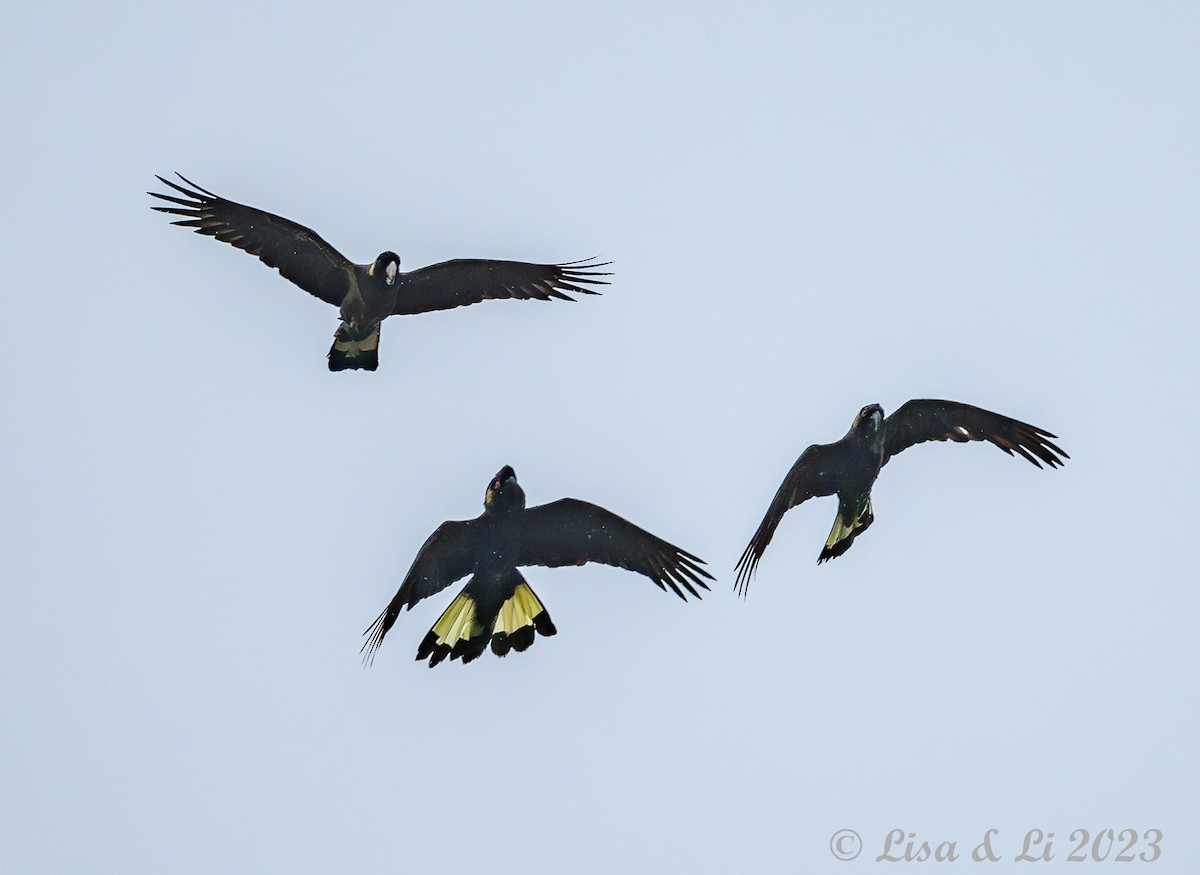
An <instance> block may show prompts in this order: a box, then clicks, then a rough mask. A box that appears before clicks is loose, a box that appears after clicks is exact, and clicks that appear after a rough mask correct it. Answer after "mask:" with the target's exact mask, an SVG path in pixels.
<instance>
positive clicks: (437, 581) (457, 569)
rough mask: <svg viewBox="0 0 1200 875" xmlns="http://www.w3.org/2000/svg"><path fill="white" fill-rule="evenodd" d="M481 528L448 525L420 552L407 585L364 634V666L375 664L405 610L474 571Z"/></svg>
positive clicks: (470, 523) (474, 522) (465, 523)
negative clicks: (478, 535) (381, 646)
mask: <svg viewBox="0 0 1200 875" xmlns="http://www.w3.org/2000/svg"><path fill="white" fill-rule="evenodd" d="M478 524H479V522H478V520H465V521H462V522H457V521H452V522H445V523H442V524H441V525H440V526H438V527H437V529H436V530H435V531H434V533H433V534H432V535H430V536H429V537H428V538H427V539H426V540H425V543H424V544H423V545H422V546H421V549H420V550H419V551H417V558H416V559H414V560H413V564H412V568H410V569H408V574H407V575H405V577H404V583H402V584H400V589H399V590H398V591H397V592H396V595H395V596H393V597H392V600H391V601H390V602H388V606H387V607H386V608H384V609H383V613H382V614H380V615H379V616H378V617H376V618H375V622H374V623H372V624H371V626H370V628H368V629H367V631H366V632H364V633H363V635H365V636H366V638H367V640H366V642H365V643H364V644H363V646H362V653H363V662H364V663H367V664H368V665H369V664H370V663H371V661H372V660H374V658H375V651H377V650H378V649H379V645H380V644H382V643H383V637H384V636H385V635H387V633H388V630H389V629H391V628H392V625H393V624H394V623H395V622H396V617H398V616H399V615H400V609H401V608H403V607H408V608H412V606H413V605H415V604H416V603H417V602H419V601H420V600H421V599H423V598H426V597H427V596H431V595H434V594H435V593H439V592H441V591H442V590H443V589H445V588H446V587H448V586H449V585H450V584H452V583H454V581H456V580H459V579H460V578H463V577H466V576H467V575H468V574H470V573H471V572H472V571H473V570H474V568H475V553H474V550H473V549H472V548H473V545H474V541H475V528H476V527H477V526H478Z"/></svg>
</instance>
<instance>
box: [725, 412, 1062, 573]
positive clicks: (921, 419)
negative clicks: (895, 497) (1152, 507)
mask: <svg viewBox="0 0 1200 875" xmlns="http://www.w3.org/2000/svg"><path fill="white" fill-rule="evenodd" d="M1054 437H1057V435H1053V434H1051V433H1050V432H1048V431H1045V430H1044V429H1040V428H1037V427H1036V426H1032V425H1029V424H1028V423H1024V422H1020V421H1018V420H1016V419H1009V418H1008V417H1007V416H1001V415H1000V414H999V413H992V412H991V411H989V410H983V409H981V408H979V407H972V406H971V405H970V404H959V403H957V402H955V401H932V400H920V401H909V402H908V403H907V404H904V405H903V406H901V407H900V409H899V410H897V411H895V412H894V413H893V414H892V415H891V416H889V417H887V418H886V419H884V417H883V408H882V407H880V406H879V405H878V404H869V405H867V406H866V407H864V408H863V409H862V410H860V411H859V413H858V416H856V417H855V418H854V423H853V424H852V425H851V426H850V431H848V432H847V433H846V436H845V437H844V438H842V439H841V440H840V441H837V442H836V443H832V444H813V445H812V446H811V447H809V448H808V449H807V450H805V451H804V452H803V453H801V454H800V458H799V459H797V460H796V463H795V464H794V465H792V470H791V471H789V472H788V474H787V476H786V477H784V478H783V483H782V485H780V487H779V491H778V492H776V493H775V497H774V498H773V499H772V500H771V506H770V507H768V508H767V514H766V516H764V517H763V521H762V523H761V524H759V527H758V531H756V532H755V533H754V537H753V538H751V539H750V543H749V544H748V545H747V546H746V549H745V551H744V552H743V553H742V558H741V559H739V560H738V564H737V583H736V589H737V591H738V593H740V594H742V595H744V594H745V593H746V590H747V588H748V587H749V585H750V578H751V577H752V576H753V575H754V570H755V568H756V567H757V566H758V563H759V560H760V559H762V555H763V552H764V551H765V550H766V549H767V545H768V544H770V543H771V537H772V536H773V535H774V534H775V528H776V526H778V525H779V521H780V520H781V519H782V518H783V515H784V514H785V513H787V512H788V511H789V510H790V509H791V508H793V507H795V506H796V505H798V504H801V503H802V502H805V501H807V500H808V499H810V498H814V497H817V496H822V495H837V497H838V514H837V518H836V519H835V520H834V523H833V530H832V531H831V532H830V533H829V539H828V540H827V541H826V542H825V547H824V549H822V550H821V555H820V556H819V557H817V562H818V564H819V563H821V562H825V561H827V560H829V559H832V558H833V557H835V556H841V555H842V554H843V553H845V552H846V551H847V550H848V549H850V545H851V544H853V543H854V539H855V538H856V537H857V536H858V535H860V534H862V533H863V532H864V531H866V529H867V527H868V526H870V525H871V523H872V522H874V520H875V517H874V514H873V513H872V511H871V487H872V486H873V485H874V483H875V479H876V478H877V477H878V476H879V472H880V470H881V469H882V468H883V466H884V465H886V464H887V461H888V459H890V458H891V457H892V456H894V455H896V454H897V453H899V452H901V451H903V450H906V449H908V448H909V447H911V446H913V445H914V444H919V443H923V442H925V441H946V440H950V441H957V442H959V443H962V442H965V441H990V442H991V443H993V444H995V445H996V446H998V447H999V448H1000V449H1002V450H1004V452H1006V453H1008V454H1009V455H1010V456H1011V455H1012V454H1013V453H1014V452H1015V453H1019V454H1020V455H1022V456H1024V457H1025V458H1026V459H1028V460H1029V461H1030V462H1032V463H1033V464H1035V465H1037V466H1038V467H1039V468H1040V467H1041V462H1045V463H1046V464H1047V465H1049V466H1050V467H1051V468H1053V467H1055V466H1057V465H1061V464H1063V460H1064V459H1068V458H1070V456H1068V455H1067V454H1066V453H1065V452H1063V450H1062V449H1060V448H1059V447H1057V446H1055V445H1054V444H1053V443H1051V442H1050V441H1049V440H1047V438H1054ZM1039 459H1040V460H1041V462H1039Z"/></svg>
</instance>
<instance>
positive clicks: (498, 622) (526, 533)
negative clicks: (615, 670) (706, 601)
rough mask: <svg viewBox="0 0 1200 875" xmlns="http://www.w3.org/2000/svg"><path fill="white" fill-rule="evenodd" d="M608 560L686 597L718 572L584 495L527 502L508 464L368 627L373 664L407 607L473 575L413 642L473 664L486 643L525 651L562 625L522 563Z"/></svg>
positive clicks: (420, 558) (426, 550) (366, 653)
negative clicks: (472, 512)
mask: <svg viewBox="0 0 1200 875" xmlns="http://www.w3.org/2000/svg"><path fill="white" fill-rule="evenodd" d="M585 562H602V563H604V564H605V565H615V566H618V567H620V568H627V569H629V570H630V571H636V572H638V573H639V574H644V575H645V576H646V577H648V578H650V579H651V580H652V581H654V583H656V584H657V585H658V587H659V589H661V590H663V591H666V590H667V589H668V588H669V589H670V590H671V591H672V592H674V593H675V594H676V595H677V596H679V597H680V598H681V599H683V600H684V601H686V600H687V596H686V595H684V592H685V591H686V592H687V593H690V594H691V595H693V596H695V597H696V598H699V597H700V593H699V592H697V589H696V588H697V587H700V588H702V589H708V584H706V583H705V582H704V581H705V579H708V580H712V575H710V574H709V573H708V572H707V571H705V570H704V569H703V568H701V565H703V564H704V560H702V559H700V558H699V557H697V556H693V555H692V554H691V553H688V552H687V551H686V550H681V549H679V548H678V547H676V546H674V545H672V544H668V543H667V542H666V541H664V540H662V539H661V538H656V537H655V536H654V535H652V534H650V533H649V532H647V531H646V530H645V529H641V528H638V527H637V526H635V525H634V524H633V523H631V522H629V521H628V520H624V519H622V518H621V517H619V516H617V515H616V514H614V513H611V512H610V511H607V510H605V509H604V508H602V507H597V506H596V505H594V504H589V503H588V502H586V501H578V500H576V499H574V498H563V499H559V500H558V501H554V502H551V503H550V504H543V505H539V506H538V507H531V508H526V507H525V492H524V490H523V489H521V486H520V484H519V483H517V475H516V473H514V471H513V469H512V468H510V467H509V466H507V465H506V466H505V467H503V468H501V469H500V471H499V472H498V473H497V474H496V476H495V477H494V478H493V479H492V481H491V483H490V484H489V485H488V488H487V491H486V493H485V494H484V499H483V513H482V514H481V515H480V516H477V517H476V518H475V519H472V520H462V521H451V522H444V523H442V524H441V525H440V526H438V527H437V529H436V530H435V531H434V533H433V534H432V535H430V536H429V538H428V539H427V540H426V541H425V544H424V545H423V546H422V547H421V549H420V551H419V552H418V553H417V558H416V559H415V560H414V561H413V564H412V568H410V569H409V570H408V574H407V575H406V576H405V578H404V582H403V583H402V584H401V585H400V589H399V591H398V592H397V593H396V595H395V597H394V598H393V599H392V600H391V602H390V603H389V604H388V606H387V607H386V608H385V609H384V611H383V613H382V614H380V615H379V617H378V618H377V619H376V620H375V622H374V623H372V624H371V626H370V628H369V629H367V631H366V632H364V633H363V634H364V635H365V636H366V639H367V640H366V642H365V643H364V644H363V647H362V650H363V661H364V662H365V663H367V664H369V663H370V662H371V661H372V660H373V659H374V657H375V653H376V651H378V650H379V645H380V644H382V643H383V638H384V636H385V635H387V633H388V630H389V629H391V628H392V625H393V624H394V623H395V622H396V617H397V616H399V614H400V609H401V608H406V607H407V608H409V609H410V610H411V609H412V606H413V605H415V604H416V603H417V602H419V601H421V599H423V598H427V597H429V596H431V595H435V594H436V593H439V592H441V591H442V590H443V589H445V588H446V587H448V586H449V585H450V584H452V583H454V582H455V581H456V580H459V579H461V578H463V577H466V576H467V575H471V578H470V580H468V581H467V585H466V586H465V587H463V589H462V592H460V593H459V594H458V595H457V596H456V597H455V599H454V601H452V602H451V603H450V607H448V608H447V609H446V610H445V612H443V614H442V616H441V617H440V618H439V619H438V621H437V622H436V623H434V624H433V628H432V629H430V630H429V634H427V635H426V636H425V639H424V640H423V641H422V642H421V646H420V647H419V648H417V659H418V660H423V659H426V658H428V660H429V665H430V667H433V666H435V665H437V664H438V663H439V662H441V661H442V660H443V659H445V658H446V657H447V656H449V657H450V658H451V659H460V658H461V659H462V661H463V662H464V663H466V662H470V661H471V660H473V659H475V658H477V657H478V656H479V655H480V654H481V653H483V651H484V648H485V647H487V645H488V643H489V642H490V643H491V647H492V652H493V653H495V654H496V655H497V656H505V655H507V654H508V652H509V650H516V651H522V650H525V649H526V648H528V647H529V646H530V645H531V644H533V642H534V639H535V637H536V635H542V636H550V635H554V634H555V633H556V632H557V630H556V629H555V627H554V623H553V622H552V621H551V619H550V614H549V613H547V611H546V608H545V607H544V606H543V605H542V602H541V600H540V599H539V598H538V597H537V596H536V595H535V594H534V592H533V590H532V589H531V588H530V586H529V584H528V583H527V582H526V581H525V578H524V577H522V575H521V572H520V571H518V570H517V568H518V567H519V566H526V565H545V566H549V567H551V568H557V567H560V566H563V565H583V564H584V563H585Z"/></svg>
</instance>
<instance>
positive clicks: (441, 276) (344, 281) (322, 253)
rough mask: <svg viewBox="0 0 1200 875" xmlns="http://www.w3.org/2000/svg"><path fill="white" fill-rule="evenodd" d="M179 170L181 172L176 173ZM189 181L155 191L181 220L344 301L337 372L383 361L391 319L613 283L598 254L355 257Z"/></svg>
mask: <svg viewBox="0 0 1200 875" xmlns="http://www.w3.org/2000/svg"><path fill="white" fill-rule="evenodd" d="M177 175H178V174H177ZM179 178H180V179H181V180H183V182H185V183H187V185H189V186H191V188H184V187H183V186H182V185H178V184H176V183H174V182H171V181H170V180H167V179H163V177H161V176H159V177H158V180H159V181H160V182H162V183H163V184H164V185H169V186H170V187H171V188H173V189H174V190H175V191H177V192H179V193H180V194H182V195H184V197H182V198H180V197H175V196H173V195H166V194H157V193H155V192H147V194H150V195H151V196H152V197H156V198H159V199H160V200H164V201H167V202H168V203H171V204H174V205H175V206H169V207H153V209H155V210H158V211H159V212H161V213H169V214H171V215H174V216H183V218H182V219H181V220H179V221H177V222H174V223H172V224H175V225H182V226H183V227H185V228H194V229H195V230H196V233H197V234H206V235H208V236H209V237H215V238H217V239H218V240H221V241H223V242H225V243H229V244H231V245H233V246H236V247H237V248H238V249H242V250H244V251H246V252H249V253H250V254H251V255H257V256H258V257H259V259H260V260H261V261H262V262H263V263H264V264H266V265H267V266H268V267H274V268H276V269H278V270H279V272H280V273H281V274H283V276H284V277H286V278H287V279H289V280H291V281H292V282H294V283H295V284H296V285H298V286H299V287H300V288H302V289H304V291H306V292H308V293H309V294H311V295H315V296H316V297H318V298H320V299H321V300H322V301H325V302H326V303H328V304H332V305H333V306H335V307H337V308H339V310H340V311H341V317H342V324H341V325H339V326H338V329H337V333H336V334H335V335H334V341H333V347H332V348H331V349H330V350H329V369H330V370H331V371H341V370H346V369H348V368H361V369H365V370H368V371H373V370H375V369H376V368H377V367H378V366H379V326H380V324H381V323H382V322H383V320H384V319H386V318H387V317H388V316H393V315H411V314H413V313H428V312H431V311H433V310H448V309H450V308H452V307H462V306H465V305H467V304H477V303H479V302H480V301H486V300H492V299H499V298H519V299H527V298H536V299H538V300H539V301H549V300H552V299H554V298H558V299H560V300H563V301H573V300H575V299H574V298H572V297H571V295H570V294H568V292H572V293H576V294H582V295H598V294H600V293H599V292H598V291H596V290H595V289H591V288H587V286H596V285H607V284H608V281H607V280H604V279H601V277H606V276H609V275H610V274H609V273H607V272H605V271H601V270H598V269H597V268H601V267H606V266H607V265H608V262H603V263H597V262H595V261H594V260H591V259H585V260H584V261H573V262H567V263H565V264H528V263H526V262H523V261H488V260H482V259H468V258H460V259H455V260H454V261H444V262H442V263H440V264H434V265H430V266H429V267H422V268H418V269H417V270H414V271H410V272H408V273H402V272H401V271H400V258H399V256H397V255H396V253H394V252H384V253H381V254H380V255H379V257H378V258H376V259H375V261H374V262H372V263H371V264H351V263H350V261H349V260H348V259H346V258H345V256H343V255H342V254H341V253H340V252H338V251H337V250H336V249H334V248H333V247H332V246H330V245H329V244H328V243H326V242H325V241H324V240H322V239H321V238H320V237H319V236H317V234H316V232H314V231H312V230H311V229H309V228H306V227H304V226H303V225H300V224H297V223H296V222H293V221H291V220H290V219H285V218H283V217H281V216H276V215H272V214H271V213H267V212H264V211H263V210H258V209H255V208H254V207H248V206H245V205H243V204H239V203H234V202H233V201H229V200H225V198H223V197H219V196H218V195H215V194H213V193H212V192H211V191H207V190H206V189H203V188H201V187H200V186H198V185H196V184H195V183H194V182H192V181H190V180H188V179H186V178H184V177H183V176H182V175H180V176H179Z"/></svg>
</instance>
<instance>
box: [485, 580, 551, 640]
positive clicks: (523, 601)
mask: <svg viewBox="0 0 1200 875" xmlns="http://www.w3.org/2000/svg"><path fill="white" fill-rule="evenodd" d="M545 610H546V608H545V607H543V605H542V603H541V602H540V601H539V600H538V597H537V596H536V595H534V594H533V590H532V589H530V588H529V584H527V583H525V582H524V581H522V582H521V583H518V584H517V588H516V589H515V590H513V594H512V595H511V596H509V597H508V601H506V602H505V603H504V604H503V605H502V606H501V607H500V613H499V614H497V615H496V623H495V625H494V626H492V633H493V634H495V633H497V632H503V633H505V634H506V635H512V634H513V633H514V632H516V631H518V630H519V629H523V628H524V627H526V626H533V625H535V624H534V619H535V618H536V617H537V616H538V614H541V613H544V612H545Z"/></svg>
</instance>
